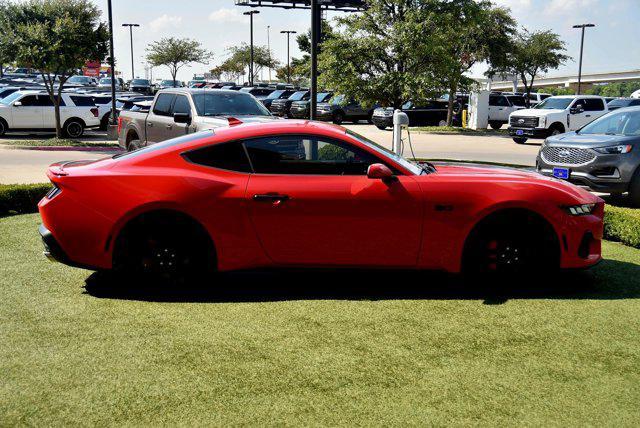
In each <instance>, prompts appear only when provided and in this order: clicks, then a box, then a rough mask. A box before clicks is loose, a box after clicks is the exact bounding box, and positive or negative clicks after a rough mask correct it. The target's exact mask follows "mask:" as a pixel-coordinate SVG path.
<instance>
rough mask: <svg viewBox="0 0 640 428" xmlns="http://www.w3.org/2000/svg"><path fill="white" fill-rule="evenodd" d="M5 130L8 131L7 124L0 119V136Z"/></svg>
mask: <svg viewBox="0 0 640 428" xmlns="http://www.w3.org/2000/svg"><path fill="white" fill-rule="evenodd" d="M7 129H8V126H7V123H6V122H5V121H4V120H2V119H0V136H2V135H4V134H6V133H7Z"/></svg>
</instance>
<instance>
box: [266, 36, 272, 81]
mask: <svg viewBox="0 0 640 428" xmlns="http://www.w3.org/2000/svg"><path fill="white" fill-rule="evenodd" d="M270 34H271V25H267V52H269V54H268V55H269V83H271V39H270Z"/></svg>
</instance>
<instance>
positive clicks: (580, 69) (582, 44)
mask: <svg viewBox="0 0 640 428" xmlns="http://www.w3.org/2000/svg"><path fill="white" fill-rule="evenodd" d="M595 26H596V25H595V24H577V25H574V26H573V28H581V29H582V38H581V39H580V63H579V65H578V94H577V95H580V86H581V83H582V49H583V47H584V29H585V28H590V27H595Z"/></svg>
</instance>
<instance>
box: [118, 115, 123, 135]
mask: <svg viewBox="0 0 640 428" xmlns="http://www.w3.org/2000/svg"><path fill="white" fill-rule="evenodd" d="M121 129H122V118H121V117H120V116H118V134H120V130H121Z"/></svg>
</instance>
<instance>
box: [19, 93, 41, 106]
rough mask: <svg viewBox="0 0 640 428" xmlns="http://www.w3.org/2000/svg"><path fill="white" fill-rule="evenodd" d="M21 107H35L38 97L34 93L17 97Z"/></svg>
mask: <svg viewBox="0 0 640 428" xmlns="http://www.w3.org/2000/svg"><path fill="white" fill-rule="evenodd" d="M18 101H20V102H21V103H22V106H23V107H36V106H37V105H38V98H37V97H36V96H35V95H27V96H26V97H22V98H21V99H19V100H18Z"/></svg>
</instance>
